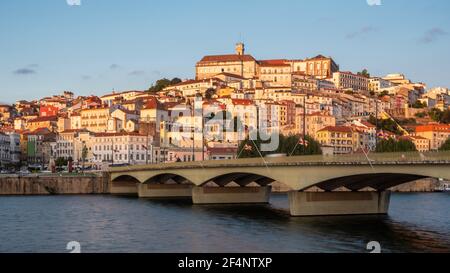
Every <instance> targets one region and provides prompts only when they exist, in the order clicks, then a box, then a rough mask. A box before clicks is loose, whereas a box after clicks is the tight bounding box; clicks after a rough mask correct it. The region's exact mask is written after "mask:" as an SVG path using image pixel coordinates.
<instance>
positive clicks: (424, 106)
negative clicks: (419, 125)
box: [412, 100, 427, 109]
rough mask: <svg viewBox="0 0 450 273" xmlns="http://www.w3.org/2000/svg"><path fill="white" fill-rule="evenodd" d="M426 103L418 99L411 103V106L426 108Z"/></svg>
mask: <svg viewBox="0 0 450 273" xmlns="http://www.w3.org/2000/svg"><path fill="white" fill-rule="evenodd" d="M426 107H427V104H426V103H424V102H421V101H420V100H417V101H416V102H415V103H413V105H412V108H417V109H422V108H426Z"/></svg>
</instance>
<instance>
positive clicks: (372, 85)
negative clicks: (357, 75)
mask: <svg viewBox="0 0 450 273" xmlns="http://www.w3.org/2000/svg"><path fill="white" fill-rule="evenodd" d="M390 87H392V83H391V82H390V81H388V80H385V79H383V78H379V77H375V78H370V79H369V91H371V92H375V93H381V92H383V91H384V90H386V88H390Z"/></svg>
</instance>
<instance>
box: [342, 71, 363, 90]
mask: <svg viewBox="0 0 450 273" xmlns="http://www.w3.org/2000/svg"><path fill="white" fill-rule="evenodd" d="M333 82H334V85H335V86H336V87H337V88H340V89H352V90H354V91H367V90H368V89H369V78H367V77H365V76H361V75H357V74H353V73H351V72H343V71H340V72H335V73H333Z"/></svg>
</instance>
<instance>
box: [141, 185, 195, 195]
mask: <svg viewBox="0 0 450 273" xmlns="http://www.w3.org/2000/svg"><path fill="white" fill-rule="evenodd" d="M138 196H139V197H140V198H191V197H192V185H185V184H139V185H138Z"/></svg>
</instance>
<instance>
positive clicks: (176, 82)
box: [170, 78, 183, 85]
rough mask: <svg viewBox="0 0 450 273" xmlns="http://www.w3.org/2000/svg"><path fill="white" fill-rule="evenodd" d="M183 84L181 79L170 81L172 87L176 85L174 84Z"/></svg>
mask: <svg viewBox="0 0 450 273" xmlns="http://www.w3.org/2000/svg"><path fill="white" fill-rule="evenodd" d="M181 82H183V81H182V80H181V79H180V78H173V79H172V80H170V85H174V84H179V83H181Z"/></svg>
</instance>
